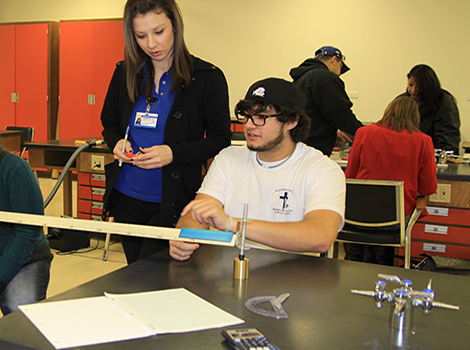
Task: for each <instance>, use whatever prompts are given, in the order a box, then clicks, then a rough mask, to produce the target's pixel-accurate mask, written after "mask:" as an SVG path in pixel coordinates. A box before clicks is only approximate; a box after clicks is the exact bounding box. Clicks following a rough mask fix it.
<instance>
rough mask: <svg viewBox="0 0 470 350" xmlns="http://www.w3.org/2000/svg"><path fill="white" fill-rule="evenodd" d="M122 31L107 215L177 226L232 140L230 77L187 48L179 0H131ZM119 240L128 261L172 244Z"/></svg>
mask: <svg viewBox="0 0 470 350" xmlns="http://www.w3.org/2000/svg"><path fill="white" fill-rule="evenodd" d="M124 37H125V59H124V61H123V62H119V63H118V64H117V67H116V70H115V71H114V75H113V77H112V80H111V83H110V85H109V89H108V93H107V96H106V100H105V102H104V106H103V111H102V113H101V123H102V125H103V128H104V129H103V132H102V134H103V137H104V140H105V141H106V143H107V145H108V146H109V148H110V149H112V150H113V153H114V159H115V161H114V162H113V163H111V164H108V165H107V166H106V194H105V198H104V201H105V209H104V214H105V215H106V214H109V215H110V216H114V219H115V221H116V222H123V223H132V224H143V225H153V226H166V227H174V226H175V224H176V222H177V220H178V218H179V216H180V212H181V210H182V209H183V208H184V207H185V205H186V204H187V203H189V201H191V200H192V199H193V198H194V196H195V193H196V191H197V190H198V189H199V187H200V185H201V171H202V166H203V165H205V164H206V161H207V159H209V158H211V157H214V156H215V155H216V154H217V153H218V152H219V151H220V150H221V149H223V148H225V147H227V146H228V145H229V144H230V136H231V131H230V113H229V105H228V87H227V82H226V80H225V77H224V74H223V72H222V71H221V70H220V69H219V68H217V67H215V66H214V65H212V64H210V63H208V62H205V61H203V60H201V59H199V58H196V57H194V56H192V55H191V54H190V53H189V51H188V49H187V48H186V45H185V42H184V37H183V21H182V18H181V13H180V10H179V7H178V5H177V4H176V2H175V1H174V0H128V1H127V3H126V5H125V10H124ZM126 130H127V131H126ZM126 133H128V138H127V142H125V140H124V139H125V135H126ZM121 241H122V244H123V248H124V252H125V254H126V258H127V262H128V263H129V264H130V263H132V262H134V261H136V260H138V259H141V258H144V257H146V256H148V255H151V254H153V253H155V252H157V251H159V250H162V249H165V248H167V247H168V242H167V241H161V240H157V239H142V238H137V237H129V236H121Z"/></svg>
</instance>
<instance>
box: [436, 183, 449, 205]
mask: <svg viewBox="0 0 470 350" xmlns="http://www.w3.org/2000/svg"><path fill="white" fill-rule="evenodd" d="M437 188H438V190H439V192H440V195H441V201H442V202H444V203H450V184H439V185H438V186H437Z"/></svg>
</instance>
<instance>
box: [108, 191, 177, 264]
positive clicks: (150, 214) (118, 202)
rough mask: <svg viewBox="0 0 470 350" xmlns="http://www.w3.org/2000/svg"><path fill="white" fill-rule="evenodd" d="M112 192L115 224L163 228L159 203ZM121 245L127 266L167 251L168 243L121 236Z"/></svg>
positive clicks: (159, 240)
mask: <svg viewBox="0 0 470 350" xmlns="http://www.w3.org/2000/svg"><path fill="white" fill-rule="evenodd" d="M114 191H115V193H114V194H113V208H114V220H115V221H116V222H120V223H126V224H137V225H150V226H165V225H164V223H163V222H162V219H161V216H160V203H152V202H145V201H141V200H139V199H135V198H132V197H129V196H126V195H125V194H122V193H121V192H119V191H117V190H116V189H114ZM166 226H167V225H166ZM121 243H122V247H123V249H124V254H125V255H126V259H127V263H128V264H131V263H133V262H134V261H137V260H139V259H143V258H145V257H147V256H149V255H152V254H155V253H157V252H159V251H162V250H164V249H168V241H167V240H161V239H152V238H141V237H132V236H121Z"/></svg>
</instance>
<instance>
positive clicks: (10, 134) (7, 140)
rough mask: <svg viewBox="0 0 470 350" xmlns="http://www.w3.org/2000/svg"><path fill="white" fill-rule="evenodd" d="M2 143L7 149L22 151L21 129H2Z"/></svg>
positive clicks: (0, 142) (0, 135)
mask: <svg viewBox="0 0 470 350" xmlns="http://www.w3.org/2000/svg"><path fill="white" fill-rule="evenodd" d="M0 145H2V146H3V148H5V149H6V150H7V151H10V152H20V151H21V131H19V130H18V131H13V130H0Z"/></svg>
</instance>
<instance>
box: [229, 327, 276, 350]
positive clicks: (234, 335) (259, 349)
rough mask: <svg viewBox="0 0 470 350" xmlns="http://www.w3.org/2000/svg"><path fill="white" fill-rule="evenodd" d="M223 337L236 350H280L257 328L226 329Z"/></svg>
mask: <svg viewBox="0 0 470 350" xmlns="http://www.w3.org/2000/svg"><path fill="white" fill-rule="evenodd" d="M222 335H223V336H224V338H225V339H226V340H227V342H228V343H229V344H230V346H231V347H232V348H233V349H235V350H280V349H279V348H278V347H277V346H275V345H273V344H271V343H270V342H269V340H268V339H267V338H266V337H265V336H264V335H263V333H261V332H260V331H259V330H257V329H256V328H237V329H224V330H223V331H222Z"/></svg>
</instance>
